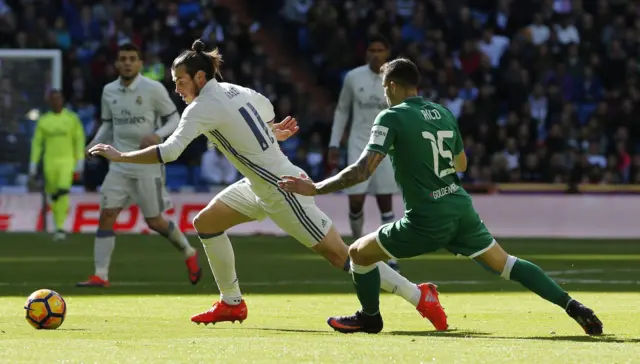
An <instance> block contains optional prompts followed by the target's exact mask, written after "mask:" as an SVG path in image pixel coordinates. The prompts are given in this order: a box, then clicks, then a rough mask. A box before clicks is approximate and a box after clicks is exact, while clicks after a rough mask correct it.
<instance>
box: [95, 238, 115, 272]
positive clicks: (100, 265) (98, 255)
mask: <svg viewBox="0 0 640 364" xmlns="http://www.w3.org/2000/svg"><path fill="white" fill-rule="evenodd" d="M115 246H116V236H115V235H114V233H113V231H112V230H98V231H97V232H96V237H95V240H94V242H93V262H94V264H95V268H96V275H97V276H98V277H100V278H102V279H104V280H105V281H106V280H109V264H110V263H111V255H112V254H113V249H114V248H115Z"/></svg>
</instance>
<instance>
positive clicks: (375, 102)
mask: <svg viewBox="0 0 640 364" xmlns="http://www.w3.org/2000/svg"><path fill="white" fill-rule="evenodd" d="M388 106H389V105H387V102H386V101H385V100H383V99H381V98H380V97H378V96H375V95H371V96H369V100H364V101H363V100H358V107H359V108H361V109H376V110H384V109H386V108H387V107H388Z"/></svg>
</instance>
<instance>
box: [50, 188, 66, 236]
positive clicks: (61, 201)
mask: <svg viewBox="0 0 640 364" xmlns="http://www.w3.org/2000/svg"><path fill="white" fill-rule="evenodd" d="M68 211H69V195H64V196H60V197H58V199H57V200H55V201H53V203H52V204H51V212H53V221H54V223H55V224H56V229H57V230H64V222H65V221H66V220H67V212H68Z"/></svg>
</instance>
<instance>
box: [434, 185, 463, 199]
mask: <svg viewBox="0 0 640 364" xmlns="http://www.w3.org/2000/svg"><path fill="white" fill-rule="evenodd" d="M459 189H460V186H458V185H457V184H455V183H452V184H450V185H448V186H447V187H442V188H440V189H437V190H435V191H433V192H431V197H433V199H434V200H437V199H439V198H441V197H444V196H446V195H450V194H452V193H454V192H456V191H457V190H459Z"/></svg>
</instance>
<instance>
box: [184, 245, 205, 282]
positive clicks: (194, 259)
mask: <svg viewBox="0 0 640 364" xmlns="http://www.w3.org/2000/svg"><path fill="white" fill-rule="evenodd" d="M185 263H186V264H187V270H188V271H189V280H190V281H191V284H198V282H199V281H200V277H202V268H200V264H199V263H198V252H196V253H195V254H193V255H192V256H190V257H189V258H187V260H185Z"/></svg>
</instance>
